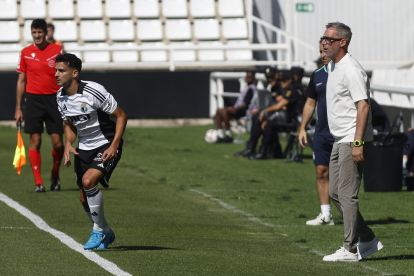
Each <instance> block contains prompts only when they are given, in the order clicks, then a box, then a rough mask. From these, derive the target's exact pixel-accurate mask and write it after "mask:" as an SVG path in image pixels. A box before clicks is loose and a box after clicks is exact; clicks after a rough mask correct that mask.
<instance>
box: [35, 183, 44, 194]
mask: <svg viewBox="0 0 414 276" xmlns="http://www.w3.org/2000/svg"><path fill="white" fill-rule="evenodd" d="M44 192H46V189H45V186H43V185H42V184H40V185H36V188H35V193H44Z"/></svg>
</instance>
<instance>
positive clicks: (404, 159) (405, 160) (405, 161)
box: [403, 157, 408, 169]
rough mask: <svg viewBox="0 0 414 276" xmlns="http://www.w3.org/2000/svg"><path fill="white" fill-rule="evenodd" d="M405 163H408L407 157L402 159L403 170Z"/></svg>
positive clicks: (405, 166)
mask: <svg viewBox="0 0 414 276" xmlns="http://www.w3.org/2000/svg"><path fill="white" fill-rule="evenodd" d="M407 161H408V158H407V157H403V168H404V169H405V168H407Z"/></svg>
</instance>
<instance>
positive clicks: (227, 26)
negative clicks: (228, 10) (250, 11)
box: [222, 18, 248, 39]
mask: <svg viewBox="0 0 414 276" xmlns="http://www.w3.org/2000/svg"><path fill="white" fill-rule="evenodd" d="M222 27H223V36H224V37H225V38H226V39H247V38H248V32H247V22H246V19H244V18H236V19H223V21H222Z"/></svg>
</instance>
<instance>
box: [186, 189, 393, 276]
mask: <svg viewBox="0 0 414 276" xmlns="http://www.w3.org/2000/svg"><path fill="white" fill-rule="evenodd" d="M190 191H191V192H194V193H197V194H199V195H202V196H203V197H205V198H208V199H210V200H211V201H215V202H217V203H218V204H220V205H221V206H222V207H223V208H225V209H227V210H230V211H232V212H235V213H238V214H241V215H243V216H246V217H247V219H248V220H250V221H253V222H257V223H259V224H261V225H264V226H267V227H295V225H292V226H287V225H277V224H271V223H267V222H263V221H261V220H260V219H259V218H257V217H255V216H253V215H251V214H247V213H245V212H243V211H241V210H238V209H237V208H236V207H234V206H232V205H229V204H227V203H224V202H223V201H221V200H220V199H218V198H215V197H213V196H212V195H209V194H206V193H204V192H201V191H198V190H195V189H190ZM300 248H303V249H308V250H309V251H310V252H312V253H315V254H316V255H318V256H322V257H323V256H325V255H326V254H324V253H323V252H320V251H318V250H315V249H313V248H309V247H305V246H300ZM359 265H360V266H361V267H362V268H365V269H368V270H371V271H374V272H376V273H378V274H380V275H393V274H388V273H385V272H382V271H380V270H378V269H375V268H373V267H369V266H366V265H363V264H359Z"/></svg>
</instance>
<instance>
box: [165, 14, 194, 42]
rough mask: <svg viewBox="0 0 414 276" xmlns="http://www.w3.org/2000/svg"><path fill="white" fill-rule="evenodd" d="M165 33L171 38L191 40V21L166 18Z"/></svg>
mask: <svg viewBox="0 0 414 276" xmlns="http://www.w3.org/2000/svg"><path fill="white" fill-rule="evenodd" d="M165 33H166V37H167V38H168V39H169V40H190V39H191V28H190V21H189V20H188V19H174V20H166V21H165Z"/></svg>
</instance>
